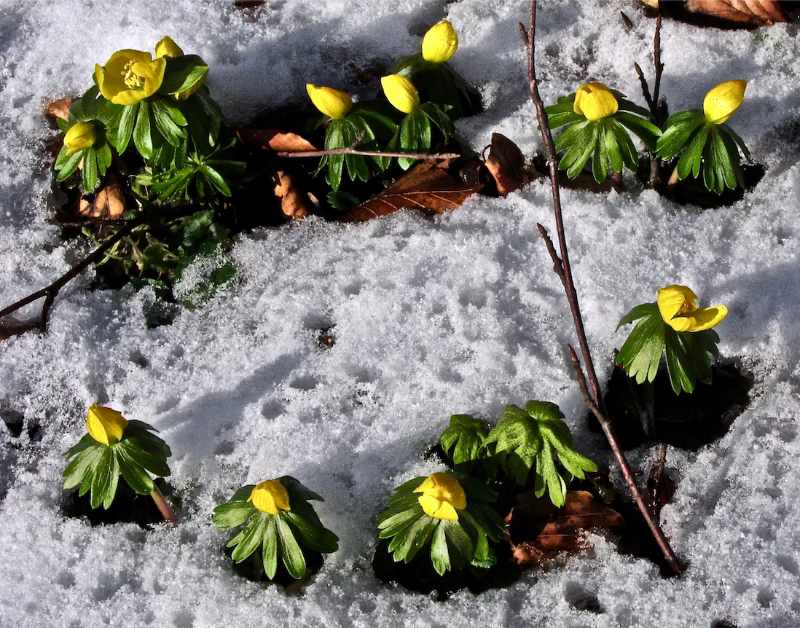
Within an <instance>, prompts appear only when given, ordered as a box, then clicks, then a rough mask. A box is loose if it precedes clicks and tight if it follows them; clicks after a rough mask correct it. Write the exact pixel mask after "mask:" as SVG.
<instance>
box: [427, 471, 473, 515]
mask: <svg viewBox="0 0 800 628" xmlns="http://www.w3.org/2000/svg"><path fill="white" fill-rule="evenodd" d="M414 492H415V493H422V495H420V497H419V505H420V506H422V510H423V511H425V514H426V515H428V516H429V517H433V518H434V519H444V520H445V521H458V513H457V512H456V510H464V508H466V507H467V496H466V495H465V494H464V489H463V488H461V485H460V484H459V483H458V482H457V481H456V480H455V479H453V478H452V477H450V476H449V475H447V474H446V473H434V474H433V475H429V476H428V477H427V478H426V479H425V481H424V482H423V483H422V484H420V485H419V486H418V487H417V488H415V489H414Z"/></svg>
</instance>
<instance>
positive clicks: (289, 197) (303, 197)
mask: <svg viewBox="0 0 800 628" xmlns="http://www.w3.org/2000/svg"><path fill="white" fill-rule="evenodd" d="M273 184H274V186H275V187H274V188H273V190H274V191H275V196H277V197H278V199H279V200H280V202H281V213H282V214H283V215H284V216H285V217H286V218H288V219H289V220H296V219H297V218H302V217H303V216H308V215H309V214H310V213H311V202H310V201H309V199H308V195H307V194H303V193H302V192H300V191H299V190H298V189H297V187H296V186H295V183H294V180H293V179H292V175H291V174H289V173H288V172H284V171H283V170H278V171H277V172H276V173H275V174H274V175H273Z"/></svg>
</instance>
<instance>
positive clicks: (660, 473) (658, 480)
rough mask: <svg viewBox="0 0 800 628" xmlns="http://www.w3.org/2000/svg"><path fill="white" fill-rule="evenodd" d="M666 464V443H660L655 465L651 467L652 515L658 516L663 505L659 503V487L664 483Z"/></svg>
mask: <svg viewBox="0 0 800 628" xmlns="http://www.w3.org/2000/svg"><path fill="white" fill-rule="evenodd" d="M666 465H667V444H666V443H662V444H661V451H659V453H658V460H657V461H656V464H655V467H654V468H653V476H654V477H653V515H654V516H656V517H657V516H658V513H659V512H661V507H662V506H663V504H662V503H660V501H659V499H660V495H661V487H662V486H663V485H664V474H665V473H666Z"/></svg>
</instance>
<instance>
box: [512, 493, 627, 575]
mask: <svg viewBox="0 0 800 628" xmlns="http://www.w3.org/2000/svg"><path fill="white" fill-rule="evenodd" d="M507 521H508V523H509V526H508V531H509V538H510V541H511V549H512V551H513V554H514V559H515V560H516V561H517V563H518V564H519V566H520V567H523V568H527V567H534V566H538V565H543V564H547V563H549V562H551V561H553V560H554V559H556V558H558V557H559V556H561V555H563V554H566V555H573V554H577V553H579V552H581V551H582V550H584V549H586V548H587V540H586V539H587V535H588V533H589V532H590V531H592V530H597V529H601V528H602V529H607V530H621V529H622V528H624V527H625V519H623V517H622V515H620V514H619V513H618V512H617V511H616V510H614V509H612V508H609V507H608V506H605V505H604V504H603V503H601V502H599V501H598V500H597V499H595V497H594V495H592V494H591V493H589V492H587V491H568V492H567V496H566V503H565V504H564V506H563V507H562V508H556V507H555V506H553V504H552V503H551V502H550V500H549V499H547V498H546V497H539V498H537V497H536V496H535V495H534V493H533V491H529V492H526V493H523V494H521V495H519V496H518V497H517V499H516V502H515V505H514V508H513V509H512V511H511V513H510V514H509V515H508V517H507Z"/></svg>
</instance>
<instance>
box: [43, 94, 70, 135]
mask: <svg viewBox="0 0 800 628" xmlns="http://www.w3.org/2000/svg"><path fill="white" fill-rule="evenodd" d="M74 102H75V99H74V98H62V99H61V100H54V101H53V102H51V103H49V104H48V105H47V107H45V110H44V117H45V118H46V119H47V123H48V124H49V125H50V128H51V129H54V130H58V124H56V120H57V119H61V120H67V119H68V118H69V107H70V105H71V104H72V103H74Z"/></svg>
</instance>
